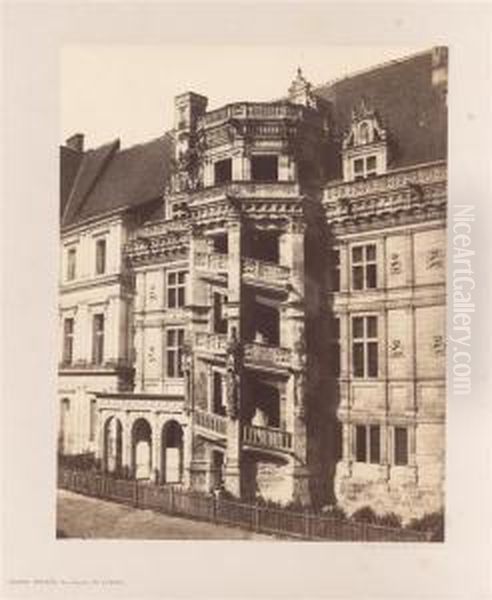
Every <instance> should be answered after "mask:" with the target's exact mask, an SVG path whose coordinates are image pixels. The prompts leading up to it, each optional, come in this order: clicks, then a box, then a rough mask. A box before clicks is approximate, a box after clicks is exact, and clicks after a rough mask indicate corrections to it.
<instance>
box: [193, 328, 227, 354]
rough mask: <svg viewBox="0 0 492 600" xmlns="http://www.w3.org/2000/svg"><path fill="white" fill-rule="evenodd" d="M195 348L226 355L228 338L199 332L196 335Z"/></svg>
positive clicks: (217, 334) (222, 335)
mask: <svg viewBox="0 0 492 600" xmlns="http://www.w3.org/2000/svg"><path fill="white" fill-rule="evenodd" d="M195 348H196V349H197V350H204V351H206V352H213V353H216V352H220V353H225V352H226V350H227V336H226V335H225V334H222V333H208V332H206V331H199V332H197V333H196V334H195Z"/></svg>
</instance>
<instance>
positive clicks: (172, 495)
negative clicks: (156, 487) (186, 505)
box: [169, 486, 174, 513]
mask: <svg viewBox="0 0 492 600" xmlns="http://www.w3.org/2000/svg"><path fill="white" fill-rule="evenodd" d="M169 498H170V500H171V502H170V504H171V512H172V513H174V488H173V486H171V487H170V488H169Z"/></svg>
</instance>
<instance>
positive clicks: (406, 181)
mask: <svg viewBox="0 0 492 600" xmlns="http://www.w3.org/2000/svg"><path fill="white" fill-rule="evenodd" d="M446 177H447V169H446V165H445V163H443V162H438V163H432V164H429V165H422V166H417V167H414V168H410V169H405V170H403V169H402V170H401V171H394V172H390V173H387V174H385V175H379V176H378V177H374V178H373V179H365V180H363V181H353V182H349V183H343V182H334V183H332V184H329V185H328V186H327V187H326V188H325V191H324V198H323V200H324V201H325V202H334V201H336V200H339V199H343V198H349V199H351V198H358V197H361V196H370V195H373V194H374V195H380V194H384V193H387V192H391V191H396V190H401V189H402V188H405V187H408V186H409V185H414V186H422V185H429V184H435V183H444V182H446Z"/></svg>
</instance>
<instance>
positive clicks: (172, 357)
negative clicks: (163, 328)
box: [166, 327, 184, 378]
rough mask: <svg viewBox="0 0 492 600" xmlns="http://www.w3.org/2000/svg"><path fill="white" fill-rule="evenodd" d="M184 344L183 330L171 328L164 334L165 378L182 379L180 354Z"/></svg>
mask: <svg viewBox="0 0 492 600" xmlns="http://www.w3.org/2000/svg"><path fill="white" fill-rule="evenodd" d="M183 344H184V329H181V328H177V327H173V328H169V329H167V332H166V358H167V376H168V377H171V378H178V377H183V368H182V358H183V357H182V354H183Z"/></svg>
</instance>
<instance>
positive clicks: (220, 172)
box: [214, 158, 232, 184]
mask: <svg viewBox="0 0 492 600" xmlns="http://www.w3.org/2000/svg"><path fill="white" fill-rule="evenodd" d="M214 180H215V183H216V184H219V183H226V182H227V181H231V180H232V160H231V159H230V158H226V159H225V160H218V161H217V162H216V163H214Z"/></svg>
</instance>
